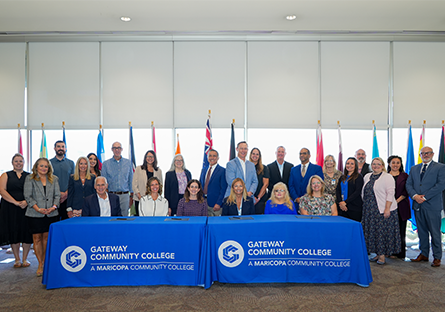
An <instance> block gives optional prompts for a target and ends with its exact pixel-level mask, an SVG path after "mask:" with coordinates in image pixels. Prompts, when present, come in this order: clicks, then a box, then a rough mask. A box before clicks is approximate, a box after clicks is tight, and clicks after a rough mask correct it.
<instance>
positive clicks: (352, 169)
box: [336, 157, 363, 222]
mask: <svg viewBox="0 0 445 312" xmlns="http://www.w3.org/2000/svg"><path fill="white" fill-rule="evenodd" d="M362 188H363V177H362V176H361V174H360V173H359V172H358V162H357V159H355V158H354V157H349V158H348V159H347V160H346V164H345V170H344V173H343V175H342V177H341V178H340V181H339V182H338V185H337V192H336V194H337V195H336V202H337V207H338V215H339V216H342V217H345V218H348V219H351V220H355V221H358V222H361V221H362V210H363V201H362Z"/></svg>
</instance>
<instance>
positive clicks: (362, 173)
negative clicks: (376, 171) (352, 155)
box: [360, 163, 372, 177]
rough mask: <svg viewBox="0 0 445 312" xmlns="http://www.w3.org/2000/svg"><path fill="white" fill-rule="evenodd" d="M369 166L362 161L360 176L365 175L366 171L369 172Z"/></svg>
mask: <svg viewBox="0 0 445 312" xmlns="http://www.w3.org/2000/svg"><path fill="white" fill-rule="evenodd" d="M371 172H372V170H371V167H370V166H369V164H368V163H364V164H363V167H362V171H361V172H360V174H361V175H362V177H364V176H365V175H367V174H368V173H371Z"/></svg>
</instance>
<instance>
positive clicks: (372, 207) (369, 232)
mask: <svg viewBox="0 0 445 312" xmlns="http://www.w3.org/2000/svg"><path fill="white" fill-rule="evenodd" d="M381 175H382V174H381V173H380V174H371V177H370V179H369V182H368V183H366V185H365V188H364V192H363V195H364V196H363V218H362V226H363V233H364V235H365V242H366V248H367V249H368V252H369V253H371V252H374V253H376V254H377V255H393V254H397V253H399V252H400V232H399V217H398V215H397V210H393V211H391V214H390V216H389V218H385V217H384V216H383V214H381V213H380V211H379V207H378V206H377V200H376V198H375V194H374V183H375V181H377V179H378V178H380V176H381Z"/></svg>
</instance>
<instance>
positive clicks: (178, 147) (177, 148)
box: [175, 134, 181, 155]
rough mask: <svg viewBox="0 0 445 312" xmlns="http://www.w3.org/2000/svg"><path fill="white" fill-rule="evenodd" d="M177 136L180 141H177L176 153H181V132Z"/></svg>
mask: <svg viewBox="0 0 445 312" xmlns="http://www.w3.org/2000/svg"><path fill="white" fill-rule="evenodd" d="M176 137H177V138H178V141H177V143H176V152H175V155H178V154H181V146H179V134H177V135H176Z"/></svg>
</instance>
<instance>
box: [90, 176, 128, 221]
mask: <svg viewBox="0 0 445 312" xmlns="http://www.w3.org/2000/svg"><path fill="white" fill-rule="evenodd" d="M94 188H95V189H96V193H97V194H93V195H90V196H88V197H85V200H84V202H83V209H82V217H120V216H122V213H121V207H120V205H119V196H117V195H115V194H111V193H107V188H108V183H107V179H106V178H105V177H102V176H99V177H97V178H96V180H95V181H94Z"/></svg>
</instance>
